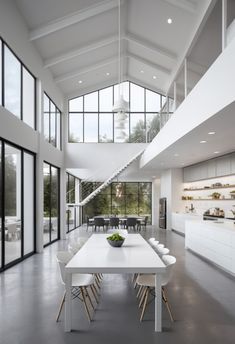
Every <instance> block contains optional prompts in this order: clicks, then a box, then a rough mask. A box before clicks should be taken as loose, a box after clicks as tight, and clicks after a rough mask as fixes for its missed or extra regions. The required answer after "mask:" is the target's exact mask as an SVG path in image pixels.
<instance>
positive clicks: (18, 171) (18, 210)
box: [16, 151, 23, 221]
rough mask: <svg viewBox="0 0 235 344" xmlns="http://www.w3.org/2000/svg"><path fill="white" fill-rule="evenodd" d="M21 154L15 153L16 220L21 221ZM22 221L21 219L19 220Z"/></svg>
mask: <svg viewBox="0 0 235 344" xmlns="http://www.w3.org/2000/svg"><path fill="white" fill-rule="evenodd" d="M21 172H22V171H21V152H20V151H19V152H17V153H16V219H21V207H22V204H21V194H22V192H23V190H21ZM21 221H22V219H21Z"/></svg>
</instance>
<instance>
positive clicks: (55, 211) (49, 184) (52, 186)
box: [43, 162, 60, 246]
mask: <svg viewBox="0 0 235 344" xmlns="http://www.w3.org/2000/svg"><path fill="white" fill-rule="evenodd" d="M59 172H60V171H59V169H58V168H57V167H55V166H52V165H50V164H48V163H46V162H44V165H43V178H44V183H43V184H44V217H43V238H44V239H43V243H44V246H46V245H49V244H50V243H52V242H54V241H56V240H58V239H59V237H60V230H59V220H60V216H59V214H60V203H59V181H60V174H59Z"/></svg>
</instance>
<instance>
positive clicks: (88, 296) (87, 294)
mask: <svg viewBox="0 0 235 344" xmlns="http://www.w3.org/2000/svg"><path fill="white" fill-rule="evenodd" d="M84 289H85V292H86V296H87V298H88V300H89V302H90V305H91V307H92V309H93V311H94V310H95V307H94V305H93V302H92V300H91V297H90V294H89V292H88V289H87V287H84Z"/></svg>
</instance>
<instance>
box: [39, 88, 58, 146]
mask: <svg viewBox="0 0 235 344" xmlns="http://www.w3.org/2000/svg"><path fill="white" fill-rule="evenodd" d="M43 104H44V120H43V122H44V138H45V139H46V140H47V141H48V142H49V143H51V144H52V145H53V146H54V147H56V148H58V149H61V112H60V110H59V109H58V108H57V107H56V105H55V104H54V103H53V101H52V100H51V99H50V98H49V97H48V95H47V94H46V93H44V102H43Z"/></svg>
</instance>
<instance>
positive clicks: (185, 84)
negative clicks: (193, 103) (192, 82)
mask: <svg viewBox="0 0 235 344" xmlns="http://www.w3.org/2000/svg"><path fill="white" fill-rule="evenodd" d="M187 95H188V67H187V59H186V58H185V59H184V98H186V97H187Z"/></svg>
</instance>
